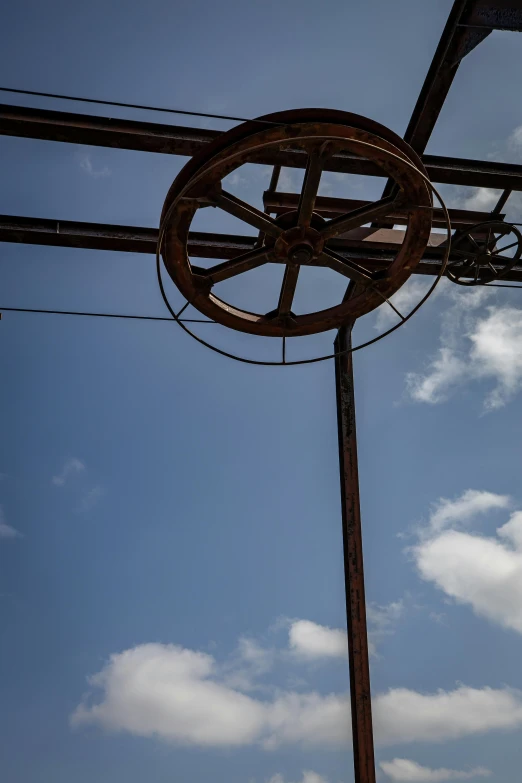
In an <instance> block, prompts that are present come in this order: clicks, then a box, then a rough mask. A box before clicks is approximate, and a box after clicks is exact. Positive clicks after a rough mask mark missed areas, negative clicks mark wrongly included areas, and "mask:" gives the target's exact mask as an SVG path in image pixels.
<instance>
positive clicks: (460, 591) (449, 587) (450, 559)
mask: <svg viewBox="0 0 522 783" xmlns="http://www.w3.org/2000/svg"><path fill="white" fill-rule="evenodd" d="M496 532H497V535H496V537H486V536H482V535H478V534H475V533H467V532H462V531H459V530H444V531H442V532H435V533H434V534H433V535H431V536H428V537H427V538H425V539H424V540H421V542H420V543H419V544H418V545H417V546H415V547H413V548H412V550H411V551H412V553H413V556H414V559H415V563H416V566H417V569H418V571H419V574H420V576H421V577H422V579H424V580H426V581H428V582H432V583H433V584H435V585H436V586H437V587H438V588H439V589H440V590H442V591H443V592H444V593H445V594H446V595H447V596H450V597H451V598H453V599H455V600H457V601H458V602H460V603H463V604H468V605H469V606H471V607H472V608H473V610H474V612H475V613H476V614H477V615H479V616H482V617H486V618H488V619H489V620H491V621H492V622H495V623H497V624H499V625H501V626H503V627H505V628H510V629H512V630H514V631H517V632H518V633H522V511H515V512H514V513H513V514H512V515H511V517H510V519H509V521H508V522H507V523H506V524H505V525H503V526H502V527H499V528H498V529H497V531H496Z"/></svg>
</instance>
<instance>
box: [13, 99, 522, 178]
mask: <svg viewBox="0 0 522 783" xmlns="http://www.w3.org/2000/svg"><path fill="white" fill-rule="evenodd" d="M220 134H221V132H220V131H211V130H202V129H201V128H185V127H183V126H175V125H160V124H158V123H153V122H137V121H135V120H120V119H110V118H107V117H93V116H90V115H88V114H72V113H69V112H58V111H49V110H44V109H27V108H25V107H19V106H7V105H0V135H4V136H18V137H23V138H31V139H45V140H48V141H60V142H67V143H73V144H87V145H94V146H98V147H112V148H117V149H128V150H139V151H142V152H158V153H163V154H167V155H182V156H192V155H194V153H196V152H197V151H198V150H200V149H201V148H202V147H203V146H204V145H205V144H208V142H210V141H212V140H213V139H215V138H216V137H218V136H219V135H220ZM306 157H307V156H306V153H304V152H302V151H299V150H285V151H283V152H281V151H279V152H271V153H267V154H266V155H265V156H263V157H260V158H259V162H260V163H266V164H270V165H274V164H277V163H278V164H280V165H282V166H288V167H290V168H304V167H305V166H306ZM422 160H423V163H424V165H425V166H426V168H427V171H428V175H429V177H430V179H431V180H432V181H433V182H443V183H446V184H450V185H470V186H476V187H488V188H498V189H499V190H504V189H505V188H509V189H510V190H519V191H522V166H521V165H515V164H510V163H493V162H491V161H480V160H466V159H462V158H447V157H441V156H437V155H424V156H423V158H422ZM325 168H326V170H327V171H336V172H341V173H347V174H363V175H366V176H377V177H382V176H384V173H383V171H382V169H380V168H379V167H378V166H376V165H375V164H373V163H371V162H370V161H367V160H364V159H362V158H359V157H356V156H353V155H348V154H343V155H335V156H333V157H332V158H331V159H330V160H329V161H328V162H327V165H326V167H325Z"/></svg>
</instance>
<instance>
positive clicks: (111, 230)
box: [0, 215, 522, 282]
mask: <svg viewBox="0 0 522 783" xmlns="http://www.w3.org/2000/svg"><path fill="white" fill-rule="evenodd" d="M403 236H404V234H403V232H401V231H393V230H388V229H369V228H361V229H356V230H355V231H352V232H350V238H347V237H342V238H340V239H336V240H331V242H330V245H331V247H332V249H334V250H335V251H336V252H337V253H339V254H340V255H342V256H344V257H345V258H350V259H352V260H354V261H357V262H361V263H363V264H365V265H367V267H368V268H369V269H372V270H378V269H384V268H386V267H387V266H388V265H389V263H390V261H391V260H392V259H393V258H394V257H395V254H396V251H397V244H398V243H399V242H401V241H402V238H403ZM157 240H158V230H157V229H155V228H143V227H134V226H114V225H105V224H98V223H81V222H76V221H62V220H61V221H57V220H48V219H44V218H27V217H13V216H9V215H0V242H14V243H20V244H27V245H49V246H53V247H72V248H84V249H90V250H112V251H119V252H123V253H145V254H149V255H150V254H154V253H155V252H156V243H157ZM256 241H257V237H254V236H235V235H229V234H212V233H206V232H191V233H190V234H189V241H188V252H189V255H190V256H191V257H192V258H215V259H229V258H234V257H235V256H237V255H239V254H241V253H246V252H247V251H249V250H252V249H253V248H254V246H255V243H256ZM443 242H444V235H443V234H432V240H430V246H428V248H427V249H426V251H425V253H424V258H423V260H422V262H421V263H420V264H419V265H418V266H417V267H416V269H415V274H420V275H435V274H437V273H438V270H439V268H440V263H441V258H442V253H443V249H442V247H441V245H442V244H443ZM505 279H506V280H511V281H517V282H522V265H521V266H520V267H517V268H515V269H513V270H512V271H511V272H510V273H509V275H508V276H506V278H505Z"/></svg>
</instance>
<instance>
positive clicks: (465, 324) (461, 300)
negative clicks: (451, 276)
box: [406, 286, 522, 411]
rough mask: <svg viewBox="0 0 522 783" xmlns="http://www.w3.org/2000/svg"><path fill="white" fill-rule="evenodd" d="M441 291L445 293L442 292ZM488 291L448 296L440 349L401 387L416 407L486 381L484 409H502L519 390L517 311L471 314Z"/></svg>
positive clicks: (520, 315) (520, 316)
mask: <svg viewBox="0 0 522 783" xmlns="http://www.w3.org/2000/svg"><path fill="white" fill-rule="evenodd" d="M446 290H447V289H446ZM493 290H494V289H488V288H484V287H479V288H475V289H472V290H471V291H467V290H465V291H464V292H463V291H461V290H459V289H457V286H453V289H452V290H450V291H449V295H450V296H451V298H452V300H453V302H454V305H453V306H452V307H451V308H449V309H448V310H447V311H446V312H445V313H444V314H443V322H442V323H443V327H442V331H441V337H440V343H441V345H440V348H439V350H438V352H437V354H436V355H435V356H434V358H433V359H432V360H431V362H430V363H429V364H428V366H427V367H426V369H425V370H424V371H423V372H410V373H408V374H407V375H406V388H407V391H408V393H409V395H410V397H411V398H412V399H413V400H415V401H416V402H424V403H430V404H437V403H440V402H444V401H445V400H447V399H448V397H449V396H450V395H451V393H452V392H453V391H454V390H455V389H456V388H457V387H458V386H459V385H463V384H465V383H470V382H474V381H483V380H488V379H492V380H493V381H494V382H495V384H496V385H495V386H494V388H493V389H492V390H491V391H490V392H489V393H488V394H487V395H486V397H485V400H484V410H485V411H491V410H495V409H498V408H500V407H502V406H504V405H505V404H506V403H507V402H508V401H509V400H510V399H511V398H512V397H513V396H514V395H515V394H516V393H517V392H519V391H520V389H522V353H521V352H520V350H519V346H520V344H521V341H522V310H520V309H517V308H515V307H508V306H504V307H499V306H490V307H487V308H486V310H485V311H484V312H483V313H482V314H480V315H477V314H476V313H475V312H474V311H475V310H476V309H477V308H479V307H481V306H482V305H483V304H484V303H485V301H486V299H487V298H488V297H489V296H491V295H492V293H493Z"/></svg>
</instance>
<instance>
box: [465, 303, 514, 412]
mask: <svg viewBox="0 0 522 783" xmlns="http://www.w3.org/2000/svg"><path fill="white" fill-rule="evenodd" d="M488 312H489V315H488V316H487V318H485V319H483V320H481V321H478V322H477V323H476V325H475V328H474V330H473V332H472V333H471V334H469V339H470V340H471V342H472V344H473V347H472V349H471V352H470V362H471V366H472V367H473V370H474V373H475V375H476V376H477V377H478V378H488V377H491V378H494V379H495V380H496V382H497V386H496V388H495V389H493V391H492V392H490V394H489V395H488V397H487V398H486V408H487V409H490V410H491V409H495V408H500V407H502V406H503V405H505V404H506V402H507V401H508V400H509V399H511V397H513V396H514V395H515V394H516V393H517V392H518V391H520V389H521V388H522V351H521V350H520V345H521V343H522V310H518V309H517V308H515V307H489V308H488Z"/></svg>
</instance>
